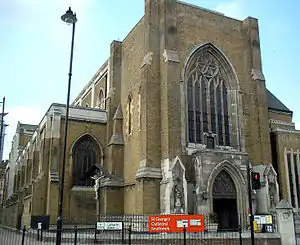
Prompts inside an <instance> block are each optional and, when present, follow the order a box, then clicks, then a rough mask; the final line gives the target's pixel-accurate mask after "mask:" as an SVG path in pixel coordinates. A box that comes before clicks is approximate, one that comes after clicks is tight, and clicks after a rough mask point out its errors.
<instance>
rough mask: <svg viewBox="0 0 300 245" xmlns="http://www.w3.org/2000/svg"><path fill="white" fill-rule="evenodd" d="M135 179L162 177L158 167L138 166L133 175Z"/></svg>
mask: <svg viewBox="0 0 300 245" xmlns="http://www.w3.org/2000/svg"><path fill="white" fill-rule="evenodd" d="M135 178H136V179H141V178H152V179H162V173H161V169H160V168H150V167H140V168H139V169H138V171H137V173H136V176H135Z"/></svg>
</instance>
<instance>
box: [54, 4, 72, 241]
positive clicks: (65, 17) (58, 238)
mask: <svg viewBox="0 0 300 245" xmlns="http://www.w3.org/2000/svg"><path fill="white" fill-rule="evenodd" d="M61 19H62V20H63V21H64V22H66V23H67V24H69V25H70V24H73V30H72V42H71V56H70V68H69V82H68V94H67V104H66V116H65V134H64V147H63V157H62V173H61V181H60V194H59V211H58V217H57V231H56V232H57V233H56V245H60V244H61V233H62V223H63V218H62V211H63V210H62V209H63V199H64V180H65V165H66V149H67V135H68V121H69V107H70V89H71V77H72V64H73V49H74V36H75V23H76V22H77V18H76V14H75V13H73V11H72V10H71V7H69V9H68V10H67V12H66V13H65V14H64V15H62V16H61Z"/></svg>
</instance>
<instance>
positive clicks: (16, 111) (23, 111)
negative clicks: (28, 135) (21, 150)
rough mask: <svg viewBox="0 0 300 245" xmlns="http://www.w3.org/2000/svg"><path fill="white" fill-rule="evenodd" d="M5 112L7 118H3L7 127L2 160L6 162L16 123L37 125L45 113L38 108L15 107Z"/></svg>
mask: <svg viewBox="0 0 300 245" xmlns="http://www.w3.org/2000/svg"><path fill="white" fill-rule="evenodd" d="M5 111H6V112H8V114H7V116H5V123H6V124H8V125H9V126H8V127H6V131H5V133H6V136H5V142H4V154H3V159H4V160H6V159H8V157H9V152H10V150H11V143H12V140H13V136H14V134H15V132H16V129H17V124H18V121H20V122H21V123H25V124H36V125H38V124H39V123H40V121H41V120H42V117H43V116H44V114H45V113H46V110H43V109H42V108H41V107H39V106H32V107H28V106H16V107H11V108H9V107H8V108H6V109H5Z"/></svg>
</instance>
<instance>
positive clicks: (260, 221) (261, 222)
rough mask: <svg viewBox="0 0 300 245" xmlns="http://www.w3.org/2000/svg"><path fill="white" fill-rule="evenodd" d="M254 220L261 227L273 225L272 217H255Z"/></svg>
mask: <svg viewBox="0 0 300 245" xmlns="http://www.w3.org/2000/svg"><path fill="white" fill-rule="evenodd" d="M254 220H255V221H256V222H257V224H259V225H264V224H273V220H272V215H254Z"/></svg>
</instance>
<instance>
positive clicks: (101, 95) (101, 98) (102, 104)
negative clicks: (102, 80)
mask: <svg viewBox="0 0 300 245" xmlns="http://www.w3.org/2000/svg"><path fill="white" fill-rule="evenodd" d="M97 106H98V108H100V109H105V102H104V92H103V89H102V88H101V89H100V92H99V96H98V102H97Z"/></svg>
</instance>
